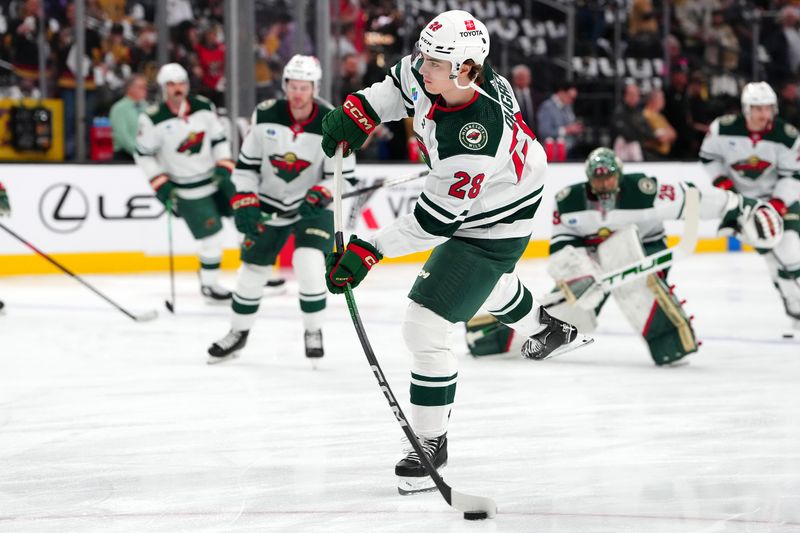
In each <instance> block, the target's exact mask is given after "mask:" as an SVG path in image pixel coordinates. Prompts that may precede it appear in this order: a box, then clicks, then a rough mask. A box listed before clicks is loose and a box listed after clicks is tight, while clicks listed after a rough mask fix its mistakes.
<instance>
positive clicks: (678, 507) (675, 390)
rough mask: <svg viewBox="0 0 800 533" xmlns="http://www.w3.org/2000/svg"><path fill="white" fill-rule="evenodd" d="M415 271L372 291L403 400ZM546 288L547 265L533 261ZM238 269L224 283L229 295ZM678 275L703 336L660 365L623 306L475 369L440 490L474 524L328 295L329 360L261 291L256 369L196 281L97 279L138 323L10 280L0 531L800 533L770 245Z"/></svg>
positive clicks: (0, 350)
mask: <svg viewBox="0 0 800 533" xmlns="http://www.w3.org/2000/svg"><path fill="white" fill-rule="evenodd" d="M418 269H419V267H416V266H410V265H408V266H396V265H379V266H378V267H376V268H375V269H374V270H373V271H372V273H371V274H370V277H369V278H368V279H367V280H366V281H365V283H364V284H363V286H362V287H359V288H358V289H357V290H356V298H357V300H358V302H359V307H360V310H361V314H362V317H363V319H364V323H365V326H366V329H367V331H368V333H369V335H370V338H371V340H372V343H373V345H374V348H375V351H376V353H377V354H378V357H379V358H380V360H381V363H382V365H383V368H384V371H385V374H386V376H387V378H388V380H389V382H390V383H391V384H392V386H393V388H394V390H395V392H396V394H397V396H398V397H399V398H400V400H401V402H402V405H403V406H404V407H407V405H408V365H409V360H408V356H407V354H406V352H405V349H404V347H403V342H402V338H401V334H400V320H401V318H402V316H403V312H404V309H405V306H406V303H407V300H406V294H407V292H408V289H409V287H410V285H411V283H412V282H413V279H414V277H415V275H416V273H417V271H418ZM520 272H521V273H522V276H523V279H525V280H526V281H527V282H528V283H529V285H530V286H531V287H532V288H535V289H537V290H538V291H542V292H543V291H545V290H546V289H548V288H549V287H548V286H549V283H548V281H547V279H546V277H545V274H544V263H543V262H541V261H530V262H525V263H523V264H521V266H520ZM234 276H235V274H234V273H226V274H225V281H226V282H227V283H228V285H229V286H230V285H232V284H233V281H234ZM671 279H672V281H673V282H675V283H676V284H677V292H678V293H679V295H681V296H682V297H683V298H686V299H687V300H688V304H687V309H688V311H689V312H690V313H693V314H694V315H696V320H695V324H696V329H697V332H698V336H699V337H700V338H701V339H702V340H704V344H703V346H702V348H701V350H700V352H699V353H698V354H695V355H693V356H691V364H689V365H687V366H683V367H678V368H656V367H654V366H653V364H652V362H651V361H650V358H649V356H648V354H647V352H646V349H645V346H644V344H643V342H642V341H641V340H640V339H639V338H638V337H637V336H636V335H634V334H633V332H632V331H631V330H630V328H629V327H628V325H627V323H625V322H624V319H623V318H622V315H621V313H620V312H619V311H618V309H617V308H616V307H615V306H614V305H613V304H611V305H610V306H609V307H608V308H607V309H606V310H604V313H603V315H601V320H600V323H601V329H600V331H599V332H598V333H597V335H596V339H597V340H596V342H595V343H594V345H592V346H590V347H587V348H585V349H583V350H579V351H577V352H573V353H570V354H567V355H564V356H563V357H562V358H557V359H554V360H550V361H546V362H542V363H536V362H533V361H524V360H521V359H519V358H515V357H499V358H483V359H472V358H471V357H470V356H468V355H467V354H466V347H465V346H464V345H459V347H458V352H459V360H460V369H459V384H458V393H457V395H456V402H457V403H456V408H455V409H454V412H453V417H452V421H451V424H450V431H449V437H450V450H449V451H450V463H449V467H448V470H447V472H446V476H445V478H446V480H447V481H448V482H449V483H450V484H451V485H452V486H454V487H455V488H457V489H458V490H461V491H463V492H469V493H474V494H478V495H485V496H491V497H493V498H494V499H495V500H496V501H497V504H498V508H499V512H498V515H497V518H496V519H494V520H490V521H483V522H467V521H465V520H463V518H462V517H461V515H460V514H458V513H457V512H455V511H453V510H451V509H450V508H448V507H447V506H446V505H445V504H444V502H443V501H442V499H441V498H440V497H439V495H438V494H437V493H431V494H426V495H420V496H416V497H401V496H399V495H398V494H397V491H396V489H395V479H394V476H393V466H394V463H395V462H396V461H397V460H398V459H399V458H400V456H401V454H400V436H401V431H400V428H399V427H398V425H397V422H396V421H395V420H394V417H393V415H392V413H391V412H390V411H389V409H388V407H387V404H386V402H385V400H384V397H383V395H382V394H381V392H380V391H379V389H378V387H377V385H376V382H375V379H374V378H373V375H372V372H371V371H370V369H369V367H368V365H367V363H366V361H365V359H364V356H363V353H362V351H361V347H360V345H359V343H358V340H357V338H356V336H355V333H354V330H353V327H352V325H351V322H350V317H349V315H348V313H347V310H346V306H345V302H344V298H343V297H329V300H328V301H329V314H328V320H327V323H326V327H325V330H324V331H325V347H326V356H325V359H324V360H323V362H322V363H321V368H320V369H318V370H316V371H312V370H311V368H310V365H309V363H308V361H306V360H305V357H304V355H303V347H302V326H301V322H300V312H299V308H298V304H297V300H296V290H297V287H296V284H295V283H294V281H293V280H292V279H291V277H290V281H289V293H288V294H287V295H285V296H279V297H275V298H271V299H265V300H264V301H263V303H262V308H261V311H260V314H259V317H260V318H259V320H258V322H257V324H256V327H255V328H254V330H253V331H252V334H251V336H250V342H249V345H248V347H247V348H246V350H245V351H244V352H243V354H242V356H241V358H239V359H238V360H235V361H232V362H229V363H226V364H222V365H216V366H208V365H206V364H205V359H206V355H205V350H206V348H207V346H208V345H209V344H210V343H211V342H212V341H214V340H216V339H217V338H219V337H221V336H222V335H224V334H225V333H226V331H227V327H228V309H227V308H226V307H211V306H207V305H206V304H205V303H204V302H203V301H202V300H201V297H200V296H199V291H198V288H197V281H196V277H195V276H194V275H190V274H185V275H180V276H179V279H178V299H177V315H175V316H170V315H168V314H167V313H166V311H165V310H164V306H163V301H164V299H165V298H166V296H167V291H168V287H169V286H168V281H167V277H166V275H163V274H159V275H139V276H88V277H87V280H89V281H90V282H91V283H94V284H96V286H97V287H98V288H99V289H100V290H102V291H105V292H106V293H107V294H108V295H109V296H111V297H112V298H114V299H116V300H117V301H118V302H119V303H121V304H123V305H125V306H126V307H129V308H131V309H133V310H136V311H137V312H141V311H145V310H148V309H153V308H158V309H159V313H160V318H159V319H158V320H156V321H154V322H150V323H144V324H138V323H134V322H133V321H131V320H129V319H128V318H126V317H125V316H124V315H122V314H121V313H119V312H118V311H116V310H115V309H113V308H111V307H109V306H108V305H107V304H106V303H104V302H103V301H102V300H100V299H98V298H97V297H96V296H95V295H93V294H92V293H90V292H89V291H87V290H86V289H85V288H83V287H82V286H80V285H79V284H77V283H76V282H75V281H74V280H72V279H70V278H68V277H66V276H47V277H29V278H26V277H21V278H0V299H3V300H4V301H5V302H6V304H7V313H6V315H5V316H2V317H0V531H14V532H17V531H22V532H38V531H59V532H61V531H79V532H84V531H99V532H117V531H126V532H127V531H136V532H140V531H148V532H150V531H158V532H170V533H171V532H182V531H187V532H193V533H194V532H210V531H298V532H329V531H343V532H354V531H397V532H403V533H409V532H418V531H441V532H450V531H467V532H472V531H502V532H514V531H520V532H528V531H532V532H542V533H544V532H557V533H571V532H609V533H620V532H647V533H662V532H663V533H674V532H684V531H692V532H719V531H726V532H727V531H731V532H765V531H770V532H788V531H800V340H797V339H795V340H785V339H782V336H781V334H782V333H784V332H787V331H789V330H788V322H787V320H786V319H785V317H784V315H783V310H782V307H781V305H780V303H779V300H778V297H777V294H776V293H775V291H774V289H773V288H772V286H771V284H770V283H769V280H768V279H767V276H766V269H765V266H764V264H763V262H762V261H761V260H760V259H759V258H758V257H756V256H755V255H754V254H740V255H734V254H731V255H700V256H695V257H692V258H689V259H688V260H686V261H685V262H684V263H681V264H679V265H677V266H676V267H675V268H674V269H673V272H672V275H671Z"/></svg>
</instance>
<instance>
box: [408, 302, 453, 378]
mask: <svg viewBox="0 0 800 533" xmlns="http://www.w3.org/2000/svg"><path fill="white" fill-rule="evenodd" d="M454 331H455V324H453V323H452V322H450V321H449V320H446V319H444V318H442V317H440V316H439V315H437V314H436V313H434V312H433V311H431V310H430V309H428V308H426V307H423V306H421V305H420V304H418V303H416V302H411V303H410V304H409V305H408V308H407V309H406V315H405V318H404V319H403V339H404V340H405V343H406V347H407V348H408V349H409V350H410V351H411V353H412V354H413V356H414V365H413V366H414V369H415V370H417V371H418V372H424V373H425V374H426V375H432V376H436V375H442V376H445V375H451V374H453V373H455V371H456V368H457V364H456V358H455V355H454V354H453V350H452V345H453V344H452V343H453V333H454Z"/></svg>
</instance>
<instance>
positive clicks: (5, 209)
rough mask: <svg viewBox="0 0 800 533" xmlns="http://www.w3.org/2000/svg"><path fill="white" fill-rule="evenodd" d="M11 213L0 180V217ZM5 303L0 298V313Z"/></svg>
mask: <svg viewBox="0 0 800 533" xmlns="http://www.w3.org/2000/svg"><path fill="white" fill-rule="evenodd" d="M10 215H11V202H9V200H8V193H7V192H6V188H5V187H3V183H2V182H0V218H2V217H5V216H10ZM5 306H6V304H4V303H3V301H2V300H0V314H2V312H3V308H4V307H5Z"/></svg>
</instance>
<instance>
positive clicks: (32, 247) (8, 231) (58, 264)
mask: <svg viewBox="0 0 800 533" xmlns="http://www.w3.org/2000/svg"><path fill="white" fill-rule="evenodd" d="M0 228H3V229H4V230H5V231H6V233H8V234H9V235H11V236H12V237H14V238H15V239H17V240H18V241H19V242H21V243H22V244H24V245H25V246H27V247H28V248H30V249H31V250H33V251H34V252H35V253H37V254H39V255H40V256H41V257H43V258H44V259H46V260H47V261H49V262H50V263H51V264H52V265H54V266H55V267H56V268H58V269H59V270H61V271H62V272H64V273H65V274H67V275H69V276H71V277H72V278H74V279H75V280H76V281H78V282H79V283H81V284H82V285H83V286H84V287H86V288H87V289H89V290H90V291H92V292H93V293H95V294H96V295H97V296H99V297H100V298H102V299H103V300H105V301H106V302H108V303H110V304H111V305H113V306H114V307H116V308H117V309H118V310H119V311H121V312H122V313H124V314H125V315H127V316H128V317H129V318H131V319H132V320H138V318H137V317H136V315H134V314H133V313H130V312H129V311H128V310H126V309H125V308H124V307H122V306H121V305H119V304H118V303H116V302H115V301H114V300H112V299H111V298H109V297H108V296H106V295H105V294H103V293H102V292H100V291H98V290H97V289H95V288H94V287H92V286H91V285H90V284H89V283H88V282H86V281H84V280H83V278H81V277H80V276H78V275H77V274H75V273H74V272H72V271H71V270H70V269H68V268H67V267H65V266H64V265H62V264H61V263H59V262H58V261H56V260H55V259H53V258H52V257H50V256H49V255H47V254H46V253H44V252H43V251H41V250H40V249H38V248H37V247H36V246H34V245H33V244H31V243H30V242H28V241H27V240H25V239H24V238H23V237H21V236H20V235H18V234H17V233H16V232H15V231H13V230H12V229H11V228H9V227H8V226H6V225H5V224H2V223H0Z"/></svg>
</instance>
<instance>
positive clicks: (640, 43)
mask: <svg viewBox="0 0 800 533" xmlns="http://www.w3.org/2000/svg"><path fill="white" fill-rule="evenodd" d="M628 36H629V37H630V42H629V43H628V54H629V55H630V56H631V57H644V58H647V57H659V56H661V45H660V44H659V43H660V39H661V36H660V35H659V33H658V19H657V18H656V13H655V11H654V9H653V1H652V0H633V2H632V3H631V9H630V16H629V18H628Z"/></svg>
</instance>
